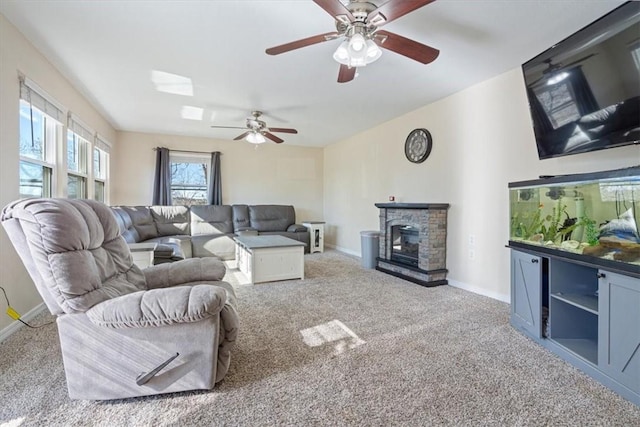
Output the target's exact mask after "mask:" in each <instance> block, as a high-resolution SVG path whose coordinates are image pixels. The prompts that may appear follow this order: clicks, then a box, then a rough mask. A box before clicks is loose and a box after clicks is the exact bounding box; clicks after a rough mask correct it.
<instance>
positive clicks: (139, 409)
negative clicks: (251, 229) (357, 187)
mask: <svg viewBox="0 0 640 427" xmlns="http://www.w3.org/2000/svg"><path fill="white" fill-rule="evenodd" d="M305 267H306V272H305V273H306V277H307V279H305V280H304V281H299V280H294V281H284V282H276V283H268V284H259V285H254V286H251V285H246V284H243V283H244V279H243V277H242V276H241V275H239V274H237V272H234V271H233V270H230V271H229V272H228V274H227V279H228V280H229V281H230V282H232V283H234V285H235V286H236V287H237V291H238V297H239V302H240V315H241V322H242V323H241V329H240V336H239V339H238V343H237V347H236V349H235V351H234V353H233V356H232V362H231V369H230V372H229V373H228V375H227V377H226V378H225V380H224V381H223V382H221V383H220V384H218V386H217V387H216V388H215V389H214V390H213V391H210V392H190V393H181V394H173V395H163V396H155V397H147V398H137V399H129V400H121V401H112V402H89V401H70V400H69V399H68V397H67V391H66V385H65V379H64V373H63V367H62V360H61V358H60V350H59V345H58V341H57V334H56V331H55V325H51V326H47V327H44V328H41V329H38V330H30V329H27V328H23V329H21V330H20V331H19V332H18V333H17V334H14V335H13V336H12V337H10V338H9V339H8V340H7V341H5V342H4V343H3V344H2V345H1V346H0V384H1V386H2V387H0V402H1V403H0V425H3V424H7V425H25V426H26V425H104V426H120V425H135V426H146V425H149V426H151V425H153V426H165V425H175V426H178V425H179V426H184V425H187V426H190V425H216V426H218V425H219V426H223V425H224V426H273V425H291V426H307V425H318V426H320V425H328V426H349V425H363V426H389V425H402V426H405V425H406V426H413V425H415V426H425V425H456V426H458V425H468V426H478V425H496V426H501V425H508V426H513V425H563V426H567V425H576V426H584V425H603V426H605V425H606V426H611V425H616V426H638V425H640V408H638V407H637V406H635V405H633V404H631V403H630V402H628V401H626V400H624V399H622V398H621V397H619V396H618V395H616V394H615V393H613V392H611V391H609V390H608V389H607V388H605V387H604V386H602V385H600V384H599V383H597V382H596V381H595V380H592V379H591V378H589V377H588V376H586V375H584V374H583V373H581V372H580V371H578V370H577V369H575V368H573V367H571V366H570V365H568V364H566V363H565V362H563V361H562V360H560V359H559V358H558V357H556V356H554V355H553V354H551V353H549V352H548V351H546V350H544V349H543V348H541V347H540V346H538V345H537V344H535V343H533V342H532V341H530V340H528V339H527V338H525V337H524V336H522V335H520V334H519V333H518V332H516V331H515V330H514V329H512V328H511V327H510V326H509V322H508V320H509V306H508V305H507V304H504V303H501V302H498V301H495V300H492V299H489V298H486V297H482V296H478V295H475V294H472V293H469V292H465V291H462V290H460V289H456V288H453V287H450V286H440V287H436V288H424V287H420V286H417V285H414V284H412V283H410V282H406V281H404V280H401V279H398V278H394V277H391V276H389V275H386V274H383V273H380V272H378V271H374V270H365V269H362V268H361V267H360V264H359V260H358V259H356V258H352V257H349V256H346V255H344V254H341V253H339V252H336V251H328V252H325V253H324V254H313V255H306V256H305ZM48 319H50V316H41V317H40V318H38V319H36V321H37V322H44V321H46V320H48Z"/></svg>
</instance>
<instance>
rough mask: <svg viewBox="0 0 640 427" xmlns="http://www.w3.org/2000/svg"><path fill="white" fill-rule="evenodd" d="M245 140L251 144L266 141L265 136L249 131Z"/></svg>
mask: <svg viewBox="0 0 640 427" xmlns="http://www.w3.org/2000/svg"><path fill="white" fill-rule="evenodd" d="M246 140H247V142H250V143H252V144H263V143H265V142H267V140H266V139H265V137H264V136H263V135H262V134H261V133H260V132H251V133H250V134H249V135H247V137H246Z"/></svg>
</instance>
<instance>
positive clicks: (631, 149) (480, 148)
mask: <svg viewBox="0 0 640 427" xmlns="http://www.w3.org/2000/svg"><path fill="white" fill-rule="evenodd" d="M420 127H424V128H427V129H429V131H430V132H431V134H432V136H433V150H432V153H431V156H430V157H429V158H428V159H427V160H426V161H425V162H424V163H422V164H413V163H410V162H409V161H408V160H406V158H405V156H404V141H405V138H406V136H407V135H408V133H409V132H410V131H411V130H412V129H415V128H420ZM324 163H325V170H324V180H325V185H324V189H325V193H324V206H325V214H324V217H325V220H326V221H327V223H328V224H327V235H326V242H327V243H328V244H330V245H335V246H336V247H337V248H339V249H342V250H345V251H347V252H351V253H355V254H359V253H360V234H359V231H361V230H377V229H378V227H379V224H378V210H377V209H376V207H375V206H374V204H375V203H379V202H387V201H388V198H389V196H390V195H393V196H395V197H396V201H398V202H423V203H450V204H451V208H450V209H449V217H448V221H449V224H448V236H447V267H448V269H449V276H448V277H449V279H450V282H451V283H452V284H454V285H457V286H461V287H464V288H467V289H470V290H473V291H475V292H478V293H482V294H485V295H489V296H492V297H494V298H498V299H502V300H508V298H509V251H508V249H506V248H505V245H506V244H507V241H508V237H509V204H508V189H507V184H508V183H509V182H512V181H521V180H528V179H535V178H537V177H538V176H539V175H558V174H567V173H582V172H593V171H599V170H607V169H616V168H621V167H627V166H633V165H637V164H638V163H640V148H639V147H637V146H628V147H622V148H616V149H610V150H604V151H598V152H592V153H586V154H578V155H572V156H566V157H560V158H555V159H548V160H542V161H541V160H539V159H538V155H537V151H536V145H535V142H534V137H533V129H532V126H531V120H530V117H529V112H528V105H527V101H526V95H525V90H524V82H523V79H522V76H521V72H520V69H519V68H518V69H515V70H512V71H510V72H507V73H505V74H503V75H500V76H498V77H495V78H493V79H490V80H488V81H485V82H483V83H480V84H478V85H475V86H473V87H471V88H469V89H466V90H464V91H462V92H459V93H457V94H454V95H452V96H449V97H447V98H445V99H442V100H440V101H437V102H435V103H433V104H430V105H427V106H425V107H422V108H420V109H418V110H416V111H414V112H411V113H409V114H406V115H404V116H402V117H399V118H397V119H394V120H392V121H389V122H387V123H384V124H382V125H380V126H378V127H376V128H373V129H370V130H368V131H366V132H363V133H361V134H358V135H356V136H354V137H352V138H349V139H347V140H344V141H341V142H339V143H337V144H334V145H331V146H329V147H326V148H325V161H324ZM470 235H472V236H474V240H475V244H474V247H473V248H471V247H470V245H469V236H470ZM470 249H473V251H474V253H475V258H474V259H470V258H469V250H470Z"/></svg>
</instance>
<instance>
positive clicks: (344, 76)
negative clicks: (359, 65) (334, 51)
mask: <svg viewBox="0 0 640 427" xmlns="http://www.w3.org/2000/svg"><path fill="white" fill-rule="evenodd" d="M355 76H356V67H351V68H349V67H348V66H346V65H344V64H341V65H340V71H338V83H346V82H350V81H351V80H353V78H354V77H355Z"/></svg>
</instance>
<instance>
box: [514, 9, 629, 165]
mask: <svg viewBox="0 0 640 427" xmlns="http://www.w3.org/2000/svg"><path fill="white" fill-rule="evenodd" d="M522 72H523V74H524V80H525V84H526V88H527V98H528V100H529V110H530V112H531V118H532V121H533V129H534V133H535V137H536V144H537V146H538V155H539V157H540V158H541V159H547V158H550V157H557V156H565V155H568V154H577V153H584V152H587V151H593V150H601V149H605V148H612V147H619V146H623V145H629V144H640V2H627V3H624V4H623V5H622V6H620V7H618V8H616V9H614V10H613V11H611V12H610V13H608V14H607V15H605V16H603V17H602V18H600V19H598V20H597V21H595V22H593V23H591V24H589V25H588V26H586V27H584V28H583V29H581V30H580V31H578V32H576V33H575V34H573V35H571V36H569V37H568V38H566V39H564V40H563V41H561V42H560V43H558V44H556V45H555V46H553V47H551V48H550V49H547V50H546V51H544V52H542V53H541V54H540V55H538V56H536V57H535V58H533V59H531V60H529V61H527V62H526V63H524V64H523V65H522ZM639 150H640V148H639ZM639 158H640V155H639Z"/></svg>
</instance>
